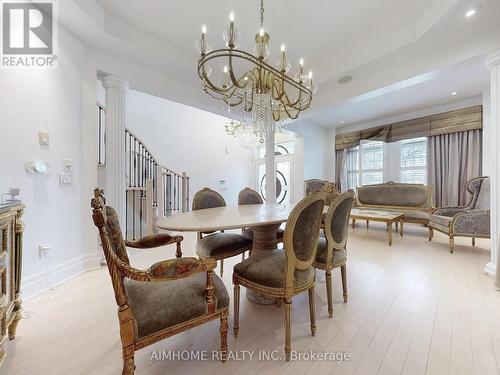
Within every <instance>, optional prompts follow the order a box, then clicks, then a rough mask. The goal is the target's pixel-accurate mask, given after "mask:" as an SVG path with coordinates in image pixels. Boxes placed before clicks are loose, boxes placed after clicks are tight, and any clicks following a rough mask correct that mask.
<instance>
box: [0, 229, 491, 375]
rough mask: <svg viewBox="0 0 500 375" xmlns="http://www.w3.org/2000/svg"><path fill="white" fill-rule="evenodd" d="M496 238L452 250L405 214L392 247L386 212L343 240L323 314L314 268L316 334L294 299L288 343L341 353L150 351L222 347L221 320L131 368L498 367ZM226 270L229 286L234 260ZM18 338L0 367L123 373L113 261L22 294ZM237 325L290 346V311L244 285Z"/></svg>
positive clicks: (257, 342) (473, 370)
mask: <svg viewBox="0 0 500 375" xmlns="http://www.w3.org/2000/svg"><path fill="white" fill-rule="evenodd" d="M185 238H186V239H185V241H184V243H183V251H184V254H185V255H186V256H187V255H193V254H194V244H195V236H194V235H190V234H188V235H185ZM487 248H489V241H487V240H478V241H477V246H476V247H472V246H471V241H470V239H457V240H456V250H455V254H453V255H451V254H450V253H449V252H448V241H447V238H446V237H445V236H444V235H442V234H440V233H437V232H436V235H435V238H434V240H433V242H432V243H429V242H428V240H427V231H426V229H425V228H424V227H421V226H418V225H411V224H408V225H406V226H405V235H404V237H403V238H401V237H399V235H398V236H396V235H394V243H393V246H392V247H389V246H388V245H387V233H386V231H385V226H384V225H382V224H377V223H371V225H370V229H369V230H367V229H366V226H365V225H362V224H361V223H360V224H359V225H357V226H356V229H354V230H351V232H350V237H349V242H348V256H349V261H348V272H347V273H348V287H349V302H348V303H347V304H344V303H343V302H342V288H341V285H340V270H335V271H334V275H333V283H334V317H333V319H329V318H328V313H327V299H326V290H325V289H326V288H325V283H324V279H325V277H324V273H323V272H322V271H318V272H317V285H316V314H317V323H316V324H317V334H316V337H311V336H310V331H309V311H308V302H307V293H305V294H303V295H299V296H297V297H295V298H294V300H293V305H292V306H293V307H292V309H293V310H292V321H293V326H292V350H295V351H297V352H298V353H309V352H347V353H349V354H350V360H348V361H344V362H332V361H310V360H301V361H293V362H289V363H285V362H282V361H259V360H258V358H256V356H257V354H255V357H254V358H253V359H252V360H246V361H236V360H230V361H228V362H226V363H225V364H222V363H220V362H217V361H157V360H154V359H153V360H152V359H151V357H152V353H153V351H154V350H156V351H161V350H164V351H170V350H190V351H192V350H207V351H210V352H211V351H215V350H217V349H218V345H219V333H218V322H213V323H210V324H207V325H204V326H201V327H198V328H195V329H193V330H190V331H188V332H185V333H182V334H180V335H178V336H176V337H173V338H170V339H167V340H164V341H162V342H159V343H157V344H156V345H154V346H152V347H148V348H145V349H142V350H140V351H138V352H137V353H136V366H137V370H136V374H140V375H143V374H144V375H146V374H148V375H152V374H186V373H196V374H200V375H201V374H213V373H217V374H221V375H222V374H236V373H237V374H239V375H241V374H339V375H340V374H356V375H361V374H373V375H375V374H382V375H393V374H404V375H420V374H422V375H423V374H429V375H430V374H439V375H441V374H450V375H459V374H477V375H489V374H499V373H500V372H499V369H500V293H499V292H497V291H495V290H494V289H493V286H492V285H493V280H492V279H491V278H489V277H488V276H486V275H485V274H484V273H483V268H484V266H485V264H486V263H487V262H489V253H488V251H486V250H485V249H487ZM130 254H131V260H132V263H133V264H134V265H135V266H136V267H144V268H145V267H147V266H149V265H150V264H152V263H153V262H155V261H157V260H160V259H165V258H171V257H173V256H174V254H175V247H168V248H161V249H156V250H152V251H147V250H139V251H137V250H131V251H130ZM239 261H240V257H235V258H233V259H230V260H227V261H226V263H225V267H224V268H225V275H224V282H225V284H226V287H227V288H228V291H229V295H230V296H231V298H232V294H233V293H232V284H231V271H232V266H233V265H234V264H236V263H237V262H239ZM24 310H25V312H24V315H25V317H24V319H23V320H22V321H21V322H20V323H19V328H18V333H17V338H16V339H15V340H14V341H12V342H8V343H7V345H8V348H7V358H6V360H5V362H4V364H3V366H2V368H0V374H30V375H31V374H119V373H121V366H122V362H121V350H120V340H119V330H118V322H117V317H116V305H115V301H114V296H113V292H112V288H111V283H110V280H109V275H108V273H107V269H101V270H97V271H92V272H88V273H85V274H83V275H81V276H79V277H77V278H75V279H73V280H71V281H69V282H68V283H66V284H64V285H62V286H59V287H57V288H56V289H55V290H54V291H51V292H47V293H45V294H44V295H41V296H39V297H37V298H35V299H32V300H30V301H27V302H26V303H25V304H24ZM240 314H241V315H240V334H239V337H238V338H237V339H234V337H233V335H232V303H231V312H230V319H229V325H230V331H229V337H228V341H229V342H228V343H229V349H230V350H232V351H243V350H246V351H263V350H266V351H267V350H269V351H273V350H275V351H277V353H278V355H280V356H282V355H283V346H284V327H283V311H282V309H280V308H277V307H276V306H261V305H256V304H254V303H251V302H249V301H248V300H247V299H246V298H245V291H244V288H242V297H241V312H240Z"/></svg>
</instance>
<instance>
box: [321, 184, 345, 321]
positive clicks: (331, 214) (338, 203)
mask: <svg viewBox="0 0 500 375" xmlns="http://www.w3.org/2000/svg"><path fill="white" fill-rule="evenodd" d="M353 204H354V191H353V190H349V191H346V192H345V193H344V194H342V195H339V196H338V197H337V199H335V200H334V201H333V202H332V204H331V205H330V208H329V209H328V212H327V213H326V217H325V228H324V237H323V236H321V237H320V238H319V240H318V251H317V253H316V259H315V261H314V267H315V268H318V269H321V270H325V271H326V294H327V298H328V315H329V316H330V318H332V317H333V302H332V301H333V296H332V274H331V270H333V269H334V268H338V267H340V273H341V276H342V289H343V292H344V303H347V272H346V263H347V250H346V244H347V234H348V227H349V215H350V214H351V209H352V206H353Z"/></svg>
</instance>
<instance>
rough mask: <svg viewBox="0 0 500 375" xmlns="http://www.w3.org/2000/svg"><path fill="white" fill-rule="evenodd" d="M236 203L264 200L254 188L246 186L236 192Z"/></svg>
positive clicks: (262, 201)
mask: <svg viewBox="0 0 500 375" xmlns="http://www.w3.org/2000/svg"><path fill="white" fill-rule="evenodd" d="M238 204H239V205H240V206H241V205H247V204H264V200H263V199H262V197H261V196H260V194H259V193H257V192H256V191H255V190H253V189H250V188H249V187H246V188H244V189H243V190H242V191H240V193H239V194H238Z"/></svg>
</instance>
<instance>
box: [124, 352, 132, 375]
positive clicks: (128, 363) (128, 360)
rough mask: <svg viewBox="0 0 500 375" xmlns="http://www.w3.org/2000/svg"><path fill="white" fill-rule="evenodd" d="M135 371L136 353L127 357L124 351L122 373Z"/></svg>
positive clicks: (130, 374) (128, 373)
mask: <svg viewBox="0 0 500 375" xmlns="http://www.w3.org/2000/svg"><path fill="white" fill-rule="evenodd" d="M134 373H135V364H134V353H132V354H130V355H128V356H127V357H125V353H123V370H122V375H134Z"/></svg>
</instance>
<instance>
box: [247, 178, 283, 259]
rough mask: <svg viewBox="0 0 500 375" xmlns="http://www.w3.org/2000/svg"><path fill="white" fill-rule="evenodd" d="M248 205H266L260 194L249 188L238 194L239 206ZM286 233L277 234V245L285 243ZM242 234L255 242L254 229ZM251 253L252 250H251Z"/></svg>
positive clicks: (279, 231)
mask: <svg viewBox="0 0 500 375" xmlns="http://www.w3.org/2000/svg"><path fill="white" fill-rule="evenodd" d="M248 204H264V200H263V199H262V197H261V196H260V194H259V193H258V192H256V191H255V190H253V189H250V188H249V187H246V188H244V189H243V190H242V191H240V193H239V194H238V205H239V206H244V205H248ZM284 233H285V231H284V230H283V229H281V228H280V229H278V232H277V233H276V243H277V244H278V243H281V242H283V235H284ZM241 234H242V235H243V236H245V237H247V238H250V239H251V240H252V241H253V230H252V228H243V229H242V231H241ZM250 251H251V250H250ZM242 257H243V260H245V253H243V254H242Z"/></svg>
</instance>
